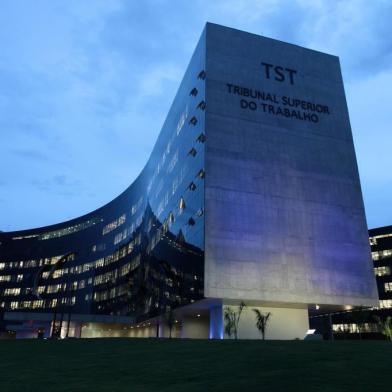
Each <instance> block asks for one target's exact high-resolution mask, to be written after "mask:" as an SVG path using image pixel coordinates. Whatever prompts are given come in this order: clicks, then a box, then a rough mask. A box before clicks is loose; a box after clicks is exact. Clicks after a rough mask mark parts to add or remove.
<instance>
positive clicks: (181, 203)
mask: <svg viewBox="0 0 392 392" xmlns="http://www.w3.org/2000/svg"><path fill="white" fill-rule="evenodd" d="M178 208H179V209H180V210H184V209H185V200H184V198H183V197H181V198H180V203H179V205H178Z"/></svg>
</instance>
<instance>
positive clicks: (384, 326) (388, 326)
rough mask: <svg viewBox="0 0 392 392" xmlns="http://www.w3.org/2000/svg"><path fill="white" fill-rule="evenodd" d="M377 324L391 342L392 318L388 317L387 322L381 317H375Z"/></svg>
mask: <svg viewBox="0 0 392 392" xmlns="http://www.w3.org/2000/svg"><path fill="white" fill-rule="evenodd" d="M375 319H376V320H377V323H378V325H379V327H380V331H381V333H382V334H383V335H385V336H386V338H387V339H388V340H389V341H392V317H391V316H388V317H387V318H386V319H385V321H383V320H381V319H380V317H378V316H375Z"/></svg>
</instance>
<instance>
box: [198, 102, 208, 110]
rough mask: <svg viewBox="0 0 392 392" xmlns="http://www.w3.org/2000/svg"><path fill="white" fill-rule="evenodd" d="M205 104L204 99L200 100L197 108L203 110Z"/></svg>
mask: <svg viewBox="0 0 392 392" xmlns="http://www.w3.org/2000/svg"><path fill="white" fill-rule="evenodd" d="M206 106H207V105H206V102H205V101H200V102H199V104H198V105H197V108H198V109H201V110H205V108H206Z"/></svg>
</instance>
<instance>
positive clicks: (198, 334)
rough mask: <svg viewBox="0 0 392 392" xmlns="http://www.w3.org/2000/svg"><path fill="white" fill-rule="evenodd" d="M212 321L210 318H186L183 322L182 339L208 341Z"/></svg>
mask: <svg viewBox="0 0 392 392" xmlns="http://www.w3.org/2000/svg"><path fill="white" fill-rule="evenodd" d="M209 336H210V320H209V318H208V317H195V316H192V317H186V318H183V320H182V328H181V337H182V338H191V339H208V338H209Z"/></svg>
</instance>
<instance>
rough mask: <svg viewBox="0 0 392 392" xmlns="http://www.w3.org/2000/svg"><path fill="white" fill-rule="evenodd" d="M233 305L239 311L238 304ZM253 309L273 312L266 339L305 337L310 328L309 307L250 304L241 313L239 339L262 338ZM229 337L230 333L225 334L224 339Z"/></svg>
mask: <svg viewBox="0 0 392 392" xmlns="http://www.w3.org/2000/svg"><path fill="white" fill-rule="evenodd" d="M231 307H232V308H233V309H236V311H238V306H231ZM253 309H259V310H260V311H261V312H262V313H268V312H270V313H271V315H270V318H269V321H268V323H267V328H266V333H265V339H267V340H276V339H278V340H290V339H303V338H304V337H305V335H306V332H307V331H308V329H309V319H308V310H307V309H296V308H277V307H266V306H263V307H259V306H249V307H246V308H244V309H243V311H242V313H241V318H240V322H239V325H238V339H261V338H262V335H261V333H260V331H259V330H258V329H257V327H256V314H255V312H254V311H253ZM223 312H224V308H223ZM223 326H224V322H223ZM229 338H230V337H229V336H228V335H226V334H224V339H229ZM231 338H233V337H231Z"/></svg>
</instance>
